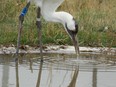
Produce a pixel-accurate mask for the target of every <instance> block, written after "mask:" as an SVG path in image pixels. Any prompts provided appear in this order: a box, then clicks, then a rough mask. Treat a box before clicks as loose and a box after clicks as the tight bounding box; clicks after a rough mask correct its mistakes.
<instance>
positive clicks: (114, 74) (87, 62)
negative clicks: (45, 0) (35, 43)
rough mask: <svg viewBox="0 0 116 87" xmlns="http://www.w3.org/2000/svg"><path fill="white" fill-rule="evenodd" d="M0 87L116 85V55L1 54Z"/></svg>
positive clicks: (109, 86)
mask: <svg viewBox="0 0 116 87" xmlns="http://www.w3.org/2000/svg"><path fill="white" fill-rule="evenodd" d="M0 87H116V57H115V55H104V54H94V53H91V54H90V53H81V54H80V56H78V57H76V55H74V54H73V55H71V54H44V61H43V62H41V59H40V55H39V54H20V55H19V63H15V62H14V58H13V56H12V55H0Z"/></svg>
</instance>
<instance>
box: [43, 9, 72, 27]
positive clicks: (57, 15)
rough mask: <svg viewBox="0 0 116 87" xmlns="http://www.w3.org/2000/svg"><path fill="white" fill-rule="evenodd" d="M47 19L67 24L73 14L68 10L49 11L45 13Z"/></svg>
mask: <svg viewBox="0 0 116 87" xmlns="http://www.w3.org/2000/svg"><path fill="white" fill-rule="evenodd" d="M43 17H44V18H45V20H47V21H51V22H59V23H62V24H63V25H65V23H67V22H70V21H71V20H72V19H73V17H72V15H71V14H69V13H67V12H63V11H62V12H53V13H50V14H49V13H48V14H46V15H43Z"/></svg>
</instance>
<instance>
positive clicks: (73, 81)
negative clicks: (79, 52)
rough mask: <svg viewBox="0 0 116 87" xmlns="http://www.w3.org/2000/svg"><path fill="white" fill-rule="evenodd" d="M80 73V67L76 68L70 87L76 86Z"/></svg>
mask: <svg viewBox="0 0 116 87" xmlns="http://www.w3.org/2000/svg"><path fill="white" fill-rule="evenodd" d="M78 74H79V69H78V68H76V69H75V71H74V75H73V78H72V80H71V82H70V84H69V86H68V87H76V81H77V77H78Z"/></svg>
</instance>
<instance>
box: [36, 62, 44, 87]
mask: <svg viewBox="0 0 116 87" xmlns="http://www.w3.org/2000/svg"><path fill="white" fill-rule="evenodd" d="M42 67H43V61H41V62H40V67H39V73H38V79H37V84H36V87H40V81H41V75H42Z"/></svg>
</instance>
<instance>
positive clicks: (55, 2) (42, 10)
mask: <svg viewBox="0 0 116 87" xmlns="http://www.w3.org/2000/svg"><path fill="white" fill-rule="evenodd" d="M63 1H64V0H28V2H27V5H26V6H25V7H24V9H23V10H22V12H21V14H20V16H19V34H18V41H17V53H18V51H19V49H18V47H19V45H20V35H21V30H22V23H23V20H24V16H25V15H26V13H27V11H28V8H29V6H30V3H31V2H34V3H35V4H36V6H37V7H38V10H37V21H36V25H37V27H38V30H41V20H40V14H41V15H42V16H43V18H44V19H45V20H46V21H51V22H59V23H61V24H62V25H63V26H64V28H65V31H66V32H67V33H68V35H69V36H70V38H71V40H72V42H73V44H74V47H75V51H76V53H79V47H78V41H77V39H76V34H77V32H78V24H77V23H76V21H75V19H74V18H73V16H72V15H71V14H69V13H67V12H64V11H58V12H56V10H57V8H58V7H59V6H60V5H61V4H62V3H63ZM39 34H40V35H41V33H39ZM40 35H39V37H41V36H40ZM40 39H41V38H40ZM40 41H41V40H40Z"/></svg>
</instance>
